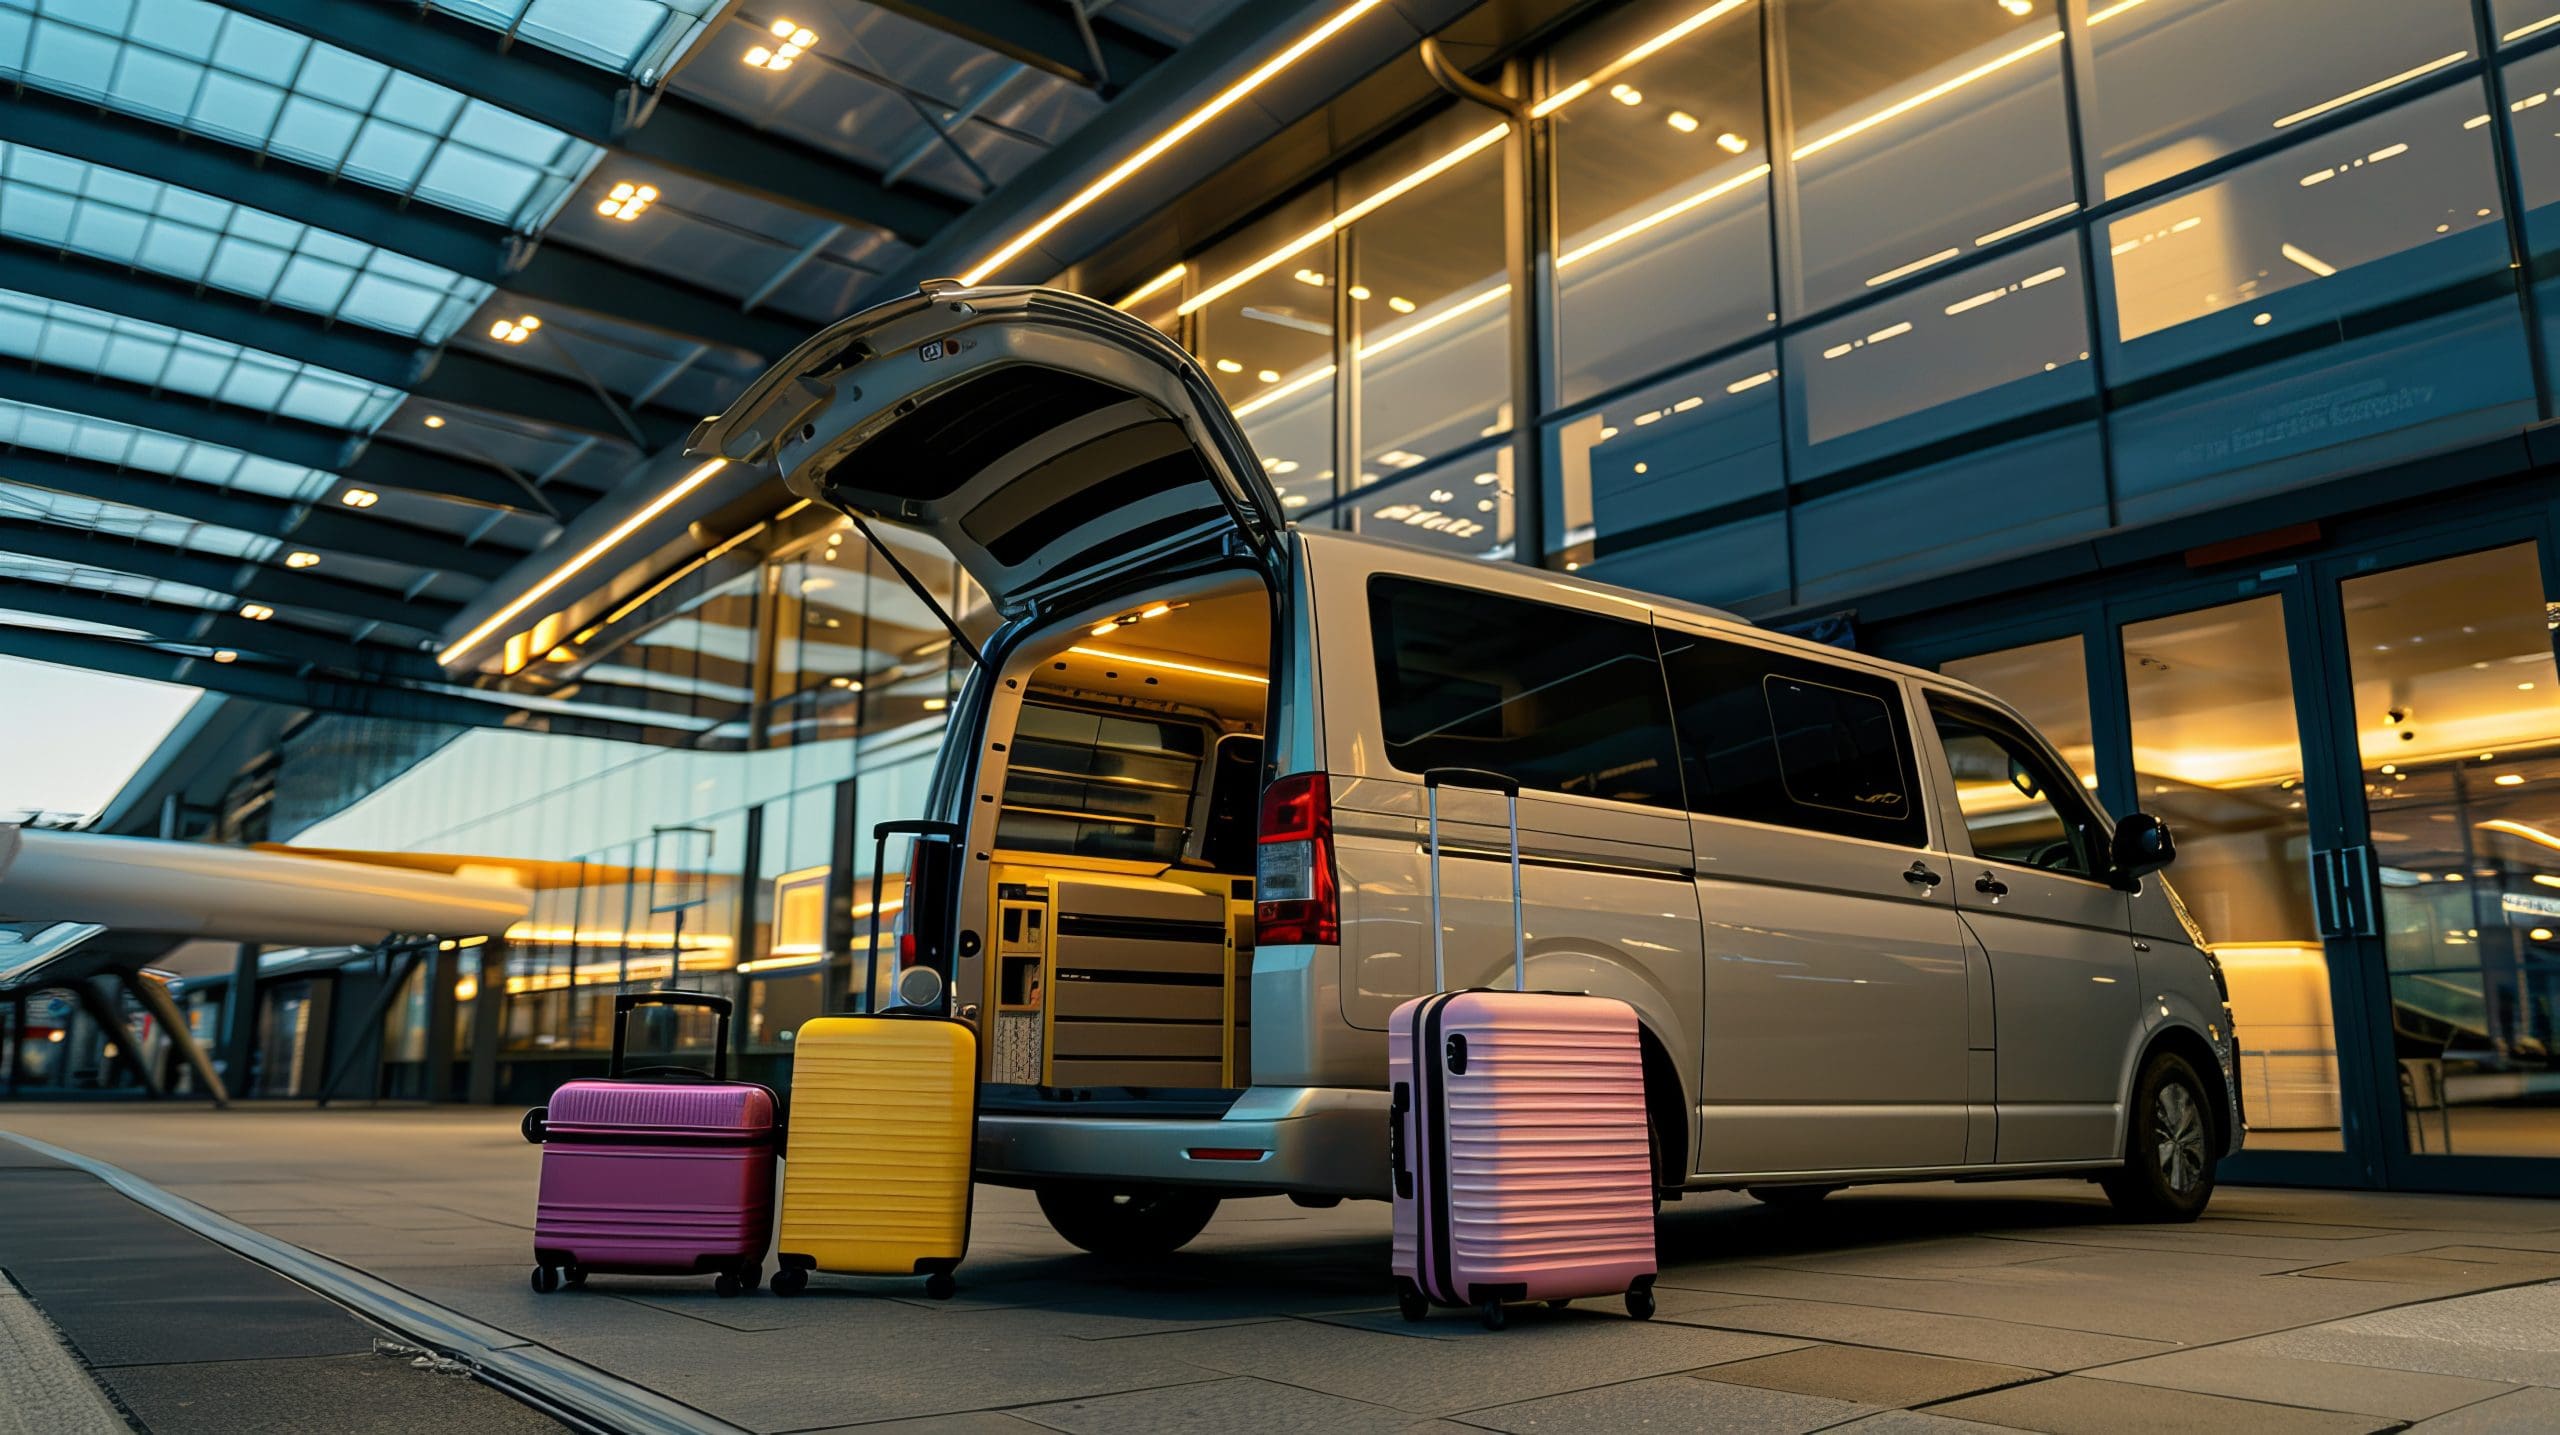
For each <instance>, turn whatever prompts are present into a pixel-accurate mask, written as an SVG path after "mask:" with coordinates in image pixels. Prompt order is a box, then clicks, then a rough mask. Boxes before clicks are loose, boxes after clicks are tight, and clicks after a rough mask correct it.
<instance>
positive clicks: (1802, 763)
mask: <svg viewBox="0 0 2560 1435" xmlns="http://www.w3.org/2000/svg"><path fill="white" fill-rule="evenodd" d="M1661 640H1662V662H1663V669H1664V672H1665V674H1666V675H1667V676H1668V678H1669V680H1670V690H1671V700H1672V702H1673V703H1674V704H1676V705H1677V707H1676V709H1675V710H1676V712H1677V713H1678V721H1679V731H1680V756H1681V760H1682V762H1683V763H1685V764H1686V771H1687V774H1688V803H1689V808H1690V810H1691V811H1693V812H1700V813H1704V814H1706V815H1707V816H1710V817H1728V818H1734V819H1738V820H1741V821H1746V822H1766V823H1771V824H1774V825H1777V826H1781V827H1800V828H1804V829H1806V830H1808V831H1813V832H1833V833H1838V834H1840V835H1841V836H1844V837H1858V838H1864V839H1867V840H1870V841H1876V842H1893V843H1899V844H1901V845H1903V846H1908V847H1918V846H1921V845H1922V844H1924V843H1926V842H1927V841H1928V840H1929V819H1928V814H1927V813H1926V812H1925V811H1924V810H1923V809H1922V807H1921V805H1920V803H1918V802H1917V801H1915V800H1914V799H1913V797H1912V794H1913V793H1914V792H1915V791H1917V790H1918V786H1919V768H1918V766H1917V764H1916V763H1915V761H1914V756H1913V751H1912V746H1911V740H1910V737H1909V736H1908V734H1907V733H1906V732H1905V730H1904V717H1903V706H1902V689H1901V686H1900V685H1899V684H1898V683H1897V682H1896V681H1895V680H1893V679H1892V678H1888V677H1883V676H1880V675H1878V674H1874V673H1865V672H1858V671H1855V670H1851V669H1845V668H1840V667H1836V666H1834V665H1832V664H1828V663H1820V662H1812V661H1807V660H1806V659H1803V658H1800V657H1797V656H1795V655H1793V654H1788V653H1782V652H1777V651H1773V650H1771V649H1766V648H1760V647H1755V646H1752V645H1749V644H1745V643H1730V642H1724V641H1721V640H1719V639H1715V638H1707V637H1701V636H1699V635H1697V634H1694V633H1681V632H1673V631H1671V630H1669V629H1664V630H1662V632H1661Z"/></svg>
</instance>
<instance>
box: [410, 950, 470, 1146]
mask: <svg viewBox="0 0 2560 1435" xmlns="http://www.w3.org/2000/svg"><path fill="white" fill-rule="evenodd" d="M461 967H462V957H461V954H460V953H458V952H456V951H454V949H453V948H451V947H446V946H439V947H437V948H436V949H435V950H434V951H433V952H431V953H429V954H428V955H427V1049H426V1060H425V1061H423V1062H421V1063H420V1065H421V1066H423V1067H424V1068H425V1070H424V1071H423V1072H422V1073H420V1076H419V1084H420V1087H421V1090H420V1093H419V1094H420V1095H422V1096H424V1097H425V1098H426V1101H427V1104H428V1105H430V1106H433V1105H434V1104H436V1103H437V1102H439V1101H451V1100H452V1099H453V1022H454V1011H453V982H454V977H455V975H456V973H458V972H459V971H460V970H461Z"/></svg>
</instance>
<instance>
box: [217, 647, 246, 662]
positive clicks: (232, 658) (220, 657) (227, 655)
mask: <svg viewBox="0 0 2560 1435" xmlns="http://www.w3.org/2000/svg"><path fill="white" fill-rule="evenodd" d="M213 660H214V661H215V662H217V663H232V662H238V661H239V660H240V655H239V654H238V653H237V652H235V651H233V650H232V649H229V648H216V649H214V650H213Z"/></svg>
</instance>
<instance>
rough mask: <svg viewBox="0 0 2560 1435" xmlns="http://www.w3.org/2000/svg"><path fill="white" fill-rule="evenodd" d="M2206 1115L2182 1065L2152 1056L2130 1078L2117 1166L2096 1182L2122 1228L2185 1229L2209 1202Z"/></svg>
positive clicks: (2210, 1155) (2195, 1083) (2209, 1118)
mask: <svg viewBox="0 0 2560 1435" xmlns="http://www.w3.org/2000/svg"><path fill="white" fill-rule="evenodd" d="M2212 1112H2213V1108H2212V1107H2211V1106H2209V1105H2207V1104H2206V1098H2205V1085H2204V1081H2203V1079H2202V1078H2200V1077H2198V1076H2197V1075H2196V1069H2195V1068H2194V1067H2193V1066H2190V1065H2189V1064H2188V1063H2187V1060H2186V1058H2185V1057H2182V1056H2180V1055H2178V1054H2177V1053H2176V1052H2172V1051H2160V1052H2154V1053H2152V1055H2151V1059H2150V1060H2148V1061H2146V1062H2144V1063H2143V1064H2142V1074H2141V1075H2140V1076H2137V1077H2136V1078H2134V1083H2133V1101H2132V1104H2131V1113H2130V1119H2128V1120H2127V1121H2126V1122H2125V1127H2126V1129H2125V1152H2124V1165H2123V1166H2122V1167H2121V1168H2119V1169H2117V1170H2115V1171H2111V1172H2109V1173H2107V1174H2106V1175H2105V1176H2104V1177H2102V1178H2100V1181H2099V1184H2100V1185H2101V1186H2103V1187H2105V1188H2106V1192H2107V1199H2108V1200H2110V1201H2112V1202H2114V1203H2115V1208H2116V1213H2117V1214H2118V1215H2120V1216H2122V1217H2124V1218H2125V1219H2126V1220H2128V1221H2169V1222H2176V1221H2192V1220H2194V1219H2195V1218H2196V1217H2198V1216H2200V1215H2203V1214H2204V1208H2205V1203H2206V1202H2207V1201H2210V1200H2212V1199H2213V1178H2214V1164H2215V1162H2216V1161H2217V1160H2218V1159H2219V1157H2218V1155H2217V1152H2216V1143H2215V1141H2214V1135H2213V1114H2212Z"/></svg>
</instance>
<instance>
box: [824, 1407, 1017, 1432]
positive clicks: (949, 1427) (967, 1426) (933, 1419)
mask: <svg viewBox="0 0 2560 1435" xmlns="http://www.w3.org/2000/svg"><path fill="white" fill-rule="evenodd" d="M1042 1428H1043V1427H1041V1426H1038V1425H1034V1424H1032V1423H1031V1422H1030V1421H1028V1420H1016V1419H1014V1418H1013V1417H1012V1416H1010V1415H1007V1414H1005V1413H1004V1412H1002V1411H1000V1410H970V1411H965V1412H963V1413H961V1414H958V1415H919V1416H917V1417H915V1418H914V1419H912V1420H881V1421H876V1422H874V1423H872V1424H868V1425H830V1426H828V1427H827V1428H826V1429H824V1430H794V1431H792V1432H790V1435H838V1432H841V1431H853V1430H859V1431H861V1432H862V1435H1040V1432H1041V1430H1042Z"/></svg>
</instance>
